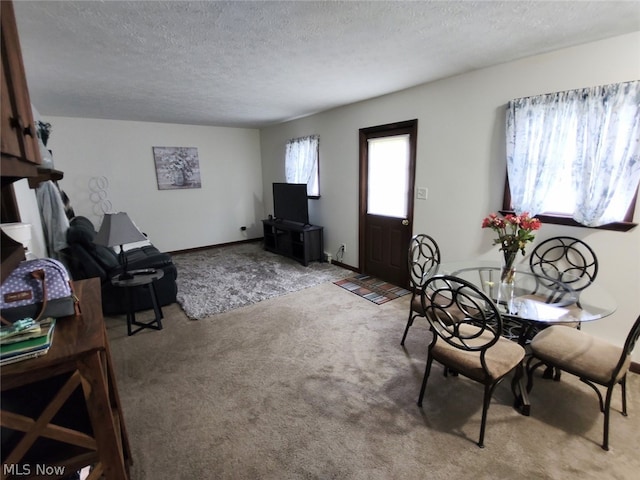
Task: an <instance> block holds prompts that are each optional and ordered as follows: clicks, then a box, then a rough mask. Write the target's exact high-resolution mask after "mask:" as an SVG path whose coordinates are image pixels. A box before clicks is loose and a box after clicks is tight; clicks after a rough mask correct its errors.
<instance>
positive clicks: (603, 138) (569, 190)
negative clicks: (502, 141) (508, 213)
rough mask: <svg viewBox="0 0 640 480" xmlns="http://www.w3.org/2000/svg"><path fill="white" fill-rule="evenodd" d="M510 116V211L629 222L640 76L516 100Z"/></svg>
mask: <svg viewBox="0 0 640 480" xmlns="http://www.w3.org/2000/svg"><path fill="white" fill-rule="evenodd" d="M506 121H507V174H508V188H507V189H505V205H504V207H505V209H513V210H515V211H516V212H517V213H522V212H525V211H527V212H530V213H531V214H534V215H537V216H542V217H545V220H546V221H552V220H553V219H554V218H555V219H561V220H567V219H568V220H571V222H569V224H576V225H583V226H589V227H602V226H604V225H612V224H616V223H620V222H628V223H629V224H630V222H631V221H632V220H633V207H634V205H635V200H636V198H637V197H636V196H637V191H638V184H639V183H640V82H639V81H634V82H627V83H621V84H615V85H605V86H599V87H593V88H584V89H580V90H570V91H566V92H558V93H552V94H546V95H538V96H534V97H526V98H519V99H515V100H512V101H511V102H509V105H508V107H507V119H506ZM557 223H567V222H566V221H560V222H557ZM629 228H630V226H629ZM619 229H626V228H619Z"/></svg>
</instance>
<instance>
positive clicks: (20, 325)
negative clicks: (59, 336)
mask: <svg viewBox="0 0 640 480" xmlns="http://www.w3.org/2000/svg"><path fill="white" fill-rule="evenodd" d="M55 326H56V320H55V318H45V319H44V320H41V321H39V322H35V321H34V320H32V319H30V318H26V319H24V320H19V321H17V322H15V323H14V324H13V325H7V326H3V327H0V365H7V364H9V363H14V362H19V361H21V360H27V359H29V358H35V357H39V356H40V355H44V354H45V353H47V352H48V351H49V348H51V342H52V341H53V331H54V328H55Z"/></svg>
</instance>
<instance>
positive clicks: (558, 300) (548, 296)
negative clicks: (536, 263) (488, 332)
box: [434, 260, 617, 415]
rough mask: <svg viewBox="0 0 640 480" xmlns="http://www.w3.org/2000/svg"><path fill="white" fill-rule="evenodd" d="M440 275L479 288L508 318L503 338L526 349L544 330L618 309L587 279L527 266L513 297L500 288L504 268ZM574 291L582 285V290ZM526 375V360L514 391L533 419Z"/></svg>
mask: <svg viewBox="0 0 640 480" xmlns="http://www.w3.org/2000/svg"><path fill="white" fill-rule="evenodd" d="M434 274H436V275H437V274H446V275H453V276H455V277H458V278H462V279H464V280H466V281H468V282H470V283H472V284H473V285H475V286H476V287H478V288H479V289H480V290H481V291H482V292H484V293H485V294H486V295H487V296H488V297H489V298H490V299H491V300H493V301H494V303H495V304H496V305H497V307H498V310H499V311H500V313H501V316H502V318H503V324H504V325H503V335H504V336H506V337H508V338H511V339H512V340H514V341H517V342H518V343H520V344H521V345H522V346H524V347H525V348H526V345H527V344H528V343H529V341H530V340H531V339H532V338H533V336H534V335H535V334H536V333H537V332H538V331H539V330H541V329H543V328H545V327H547V326H549V325H558V324H565V325H568V326H573V327H576V326H578V325H580V324H581V323H582V322H591V321H595V320H600V319H603V318H605V317H607V316H609V315H611V314H612V313H614V312H615V310H616V308H617V305H616V301H615V299H614V298H613V296H612V295H611V294H610V293H609V292H608V291H607V290H606V289H605V288H604V287H602V286H601V285H599V284H597V283H589V284H588V285H586V286H585V283H584V280H583V279H579V278H578V277H576V276H573V275H571V274H568V273H563V274H560V273H559V272H557V271H555V270H553V269H549V270H548V271H547V272H545V275H542V274H537V273H533V272H532V271H531V270H529V267H528V266H527V265H521V266H519V267H518V268H517V270H516V275H515V281H514V283H513V285H511V286H510V289H509V291H508V293H505V290H504V287H503V285H501V282H500V264H499V262H491V261H482V260H472V261H460V262H449V263H442V264H440V265H439V266H438V267H437V269H436V271H435V272H434ZM573 285H580V289H579V290H578V289H575V288H573ZM524 373H525V372H524V360H523V362H522V363H521V365H520V366H519V367H518V368H517V369H516V373H515V375H514V378H513V381H512V384H511V387H512V390H513V393H514V398H515V401H514V407H516V408H517V409H518V410H519V411H520V412H521V413H522V414H524V415H529V413H530V404H529V401H528V398H527V392H526V389H525V388H524Z"/></svg>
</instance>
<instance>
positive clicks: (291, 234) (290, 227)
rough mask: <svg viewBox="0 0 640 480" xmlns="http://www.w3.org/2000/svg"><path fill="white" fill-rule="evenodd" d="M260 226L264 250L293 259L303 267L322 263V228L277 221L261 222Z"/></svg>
mask: <svg viewBox="0 0 640 480" xmlns="http://www.w3.org/2000/svg"><path fill="white" fill-rule="evenodd" d="M262 224H263V228H264V248H265V250H268V251H270V252H274V253H279V254H280V255H285V256H287V257H290V258H293V259H294V260H297V261H298V262H300V263H302V264H303V265H304V266H307V265H309V262H312V261H315V260H317V261H320V262H321V261H323V259H324V241H323V230H324V228H323V227H320V226H318V225H301V224H299V223H291V222H285V221H279V220H263V221H262Z"/></svg>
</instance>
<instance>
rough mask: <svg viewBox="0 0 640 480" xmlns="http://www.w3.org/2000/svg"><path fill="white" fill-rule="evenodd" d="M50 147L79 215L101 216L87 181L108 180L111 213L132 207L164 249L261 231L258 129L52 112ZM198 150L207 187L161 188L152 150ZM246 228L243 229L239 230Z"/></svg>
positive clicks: (97, 221)
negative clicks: (87, 116)
mask: <svg viewBox="0 0 640 480" xmlns="http://www.w3.org/2000/svg"><path fill="white" fill-rule="evenodd" d="M43 117H44V118H45V120H46V121H48V122H50V123H51V124H52V126H53V130H52V134H51V138H50V141H49V144H48V145H47V147H48V148H50V149H51V150H52V151H53V158H54V166H55V168H56V169H58V170H62V171H63V172H64V178H63V179H62V180H61V181H60V182H59V184H60V186H61V188H62V189H63V190H64V191H65V192H66V193H67V194H68V195H69V197H70V199H71V203H72V206H73V208H74V210H75V213H76V215H84V216H86V217H88V218H89V219H90V220H91V221H93V223H94V224H95V225H96V227H99V225H100V223H101V221H102V213H101V210H100V207H99V206H98V205H96V202H95V200H96V199H97V198H96V195H95V194H94V195H93V196H92V193H93V192H92V191H91V190H90V187H89V182H90V180H91V178H93V177H102V176H104V177H106V178H107V179H108V182H109V186H108V188H107V189H106V190H105V195H106V199H107V200H109V201H110V202H111V203H112V205H113V211H115V212H119V211H123V212H127V213H128V214H129V216H130V217H131V219H132V220H133V221H134V222H135V223H136V224H137V225H138V227H140V229H141V230H142V231H143V232H145V233H146V234H147V235H148V237H149V239H150V240H151V241H152V242H153V244H154V245H155V246H157V247H158V248H159V249H160V250H162V251H175V250H182V249H187V248H194V247H200V246H207V245H215V244H220V243H227V242H234V241H239V240H243V239H247V238H257V237H261V236H262V224H261V223H260V220H261V219H262V218H264V215H265V212H264V208H263V203H262V196H263V192H262V166H261V162H260V132H259V131H258V130H255V129H242V128H221V127H205V126H193V125H176V124H165V123H145V122H128V121H115V120H96V119H80V118H65V117H52V116H47V115H43ZM154 146H168V147H197V149H198V156H199V160H200V176H201V180H202V188H198V189H181V190H158V187H157V182H156V173H155V164H154V159H153V152H152V147H154ZM241 226H246V227H247V230H246V231H244V232H243V231H241V230H240V227H241Z"/></svg>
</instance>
